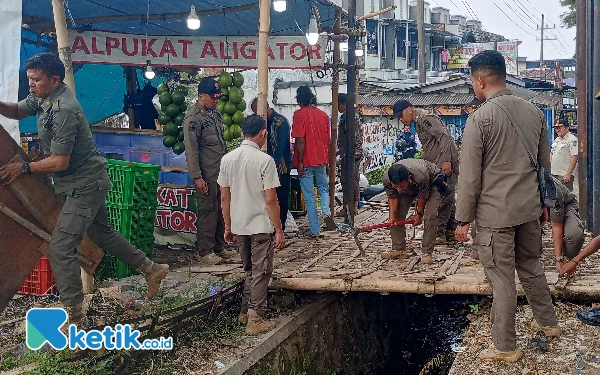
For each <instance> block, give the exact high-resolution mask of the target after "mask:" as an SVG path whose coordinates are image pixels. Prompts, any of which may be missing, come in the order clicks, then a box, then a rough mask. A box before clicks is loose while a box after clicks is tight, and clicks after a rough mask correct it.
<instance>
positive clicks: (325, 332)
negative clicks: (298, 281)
mask: <svg viewBox="0 0 600 375" xmlns="http://www.w3.org/2000/svg"><path fill="white" fill-rule="evenodd" d="M473 298H474V297H472V296H434V297H430V298H428V297H425V296H422V295H409V294H389V295H380V294H376V293H350V294H348V295H345V296H340V295H336V297H335V298H334V300H333V302H331V303H330V304H329V305H327V307H325V308H324V309H323V310H321V311H319V312H318V313H317V314H316V315H315V316H314V317H313V318H312V319H310V320H309V321H308V322H306V323H305V324H304V325H302V326H301V327H300V328H298V329H297V330H296V331H295V332H294V333H293V334H292V335H291V336H290V337H289V338H288V339H286V340H285V341H284V342H283V343H282V344H281V345H280V346H279V347H278V348H277V349H275V350H273V351H272V352H271V353H269V354H268V355H267V356H265V357H264V358H263V359H261V360H260V361H259V363H258V364H257V365H256V366H254V367H253V368H252V369H251V371H249V372H247V373H248V374H257V375H258V374H260V375H262V374H280V375H313V374H314V375H342V374H365V375H384V374H386V375H387V374H392V375H418V374H424V375H427V374H428V375H434V374H436V375H437V374H447V372H448V371H449V369H450V366H451V364H452V360H453V351H452V348H453V347H459V346H460V345H461V344H460V343H461V337H460V335H461V331H462V330H463V329H464V328H466V326H467V325H468V319H467V318H466V316H467V314H469V313H470V312H471V307H470V306H473V308H475V306H476V301H474V299H473ZM434 358H435V360H433V359H434ZM432 360H433V361H432ZM428 362H432V363H429V366H428V367H429V370H428V371H424V372H422V370H423V368H424V366H425V365H426V364H427V363H428Z"/></svg>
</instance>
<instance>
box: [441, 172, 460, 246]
mask: <svg viewBox="0 0 600 375" xmlns="http://www.w3.org/2000/svg"><path fill="white" fill-rule="evenodd" d="M457 178H458V176H457V175H456V174H455V173H452V174H451V175H450V176H449V177H448V180H447V182H448V188H449V189H450V191H451V193H450V194H449V195H447V196H445V197H442V202H441V203H440V209H439V214H438V218H437V223H438V226H437V233H436V235H437V236H438V237H445V235H446V231H454V230H456V224H457V223H456V219H455V218H454V217H455V215H456V180H457Z"/></svg>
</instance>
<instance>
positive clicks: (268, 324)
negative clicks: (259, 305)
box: [245, 309, 277, 335]
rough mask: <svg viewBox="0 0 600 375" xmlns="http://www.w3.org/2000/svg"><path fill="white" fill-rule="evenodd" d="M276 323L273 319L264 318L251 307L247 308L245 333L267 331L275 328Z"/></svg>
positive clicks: (253, 333) (251, 333)
mask: <svg viewBox="0 0 600 375" xmlns="http://www.w3.org/2000/svg"><path fill="white" fill-rule="evenodd" d="M276 326H277V323H275V321H274V320H266V319H265V318H263V317H262V316H260V315H258V313H257V312H256V311H254V310H252V309H249V310H248V324H246V331H245V332H246V333H247V334H249V335H257V334H259V333H264V332H269V331H270V330H272V329H275V327H276Z"/></svg>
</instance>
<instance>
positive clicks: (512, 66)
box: [496, 41, 518, 75]
mask: <svg viewBox="0 0 600 375" xmlns="http://www.w3.org/2000/svg"><path fill="white" fill-rule="evenodd" d="M496 50H497V51H498V52H500V54H502V56H504V61H505V62H506V73H508V74H511V75H517V66H518V61H517V56H518V44H517V42H515V41H511V42H498V43H497V46H496Z"/></svg>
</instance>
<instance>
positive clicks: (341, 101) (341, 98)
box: [338, 92, 348, 104]
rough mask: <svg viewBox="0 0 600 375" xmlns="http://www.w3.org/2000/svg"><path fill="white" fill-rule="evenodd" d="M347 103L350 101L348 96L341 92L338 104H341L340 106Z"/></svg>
mask: <svg viewBox="0 0 600 375" xmlns="http://www.w3.org/2000/svg"><path fill="white" fill-rule="evenodd" d="M347 101H348V97H347V95H346V94H344V93H343V92H340V93H339V94H338V103H340V104H346V102H347Z"/></svg>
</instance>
